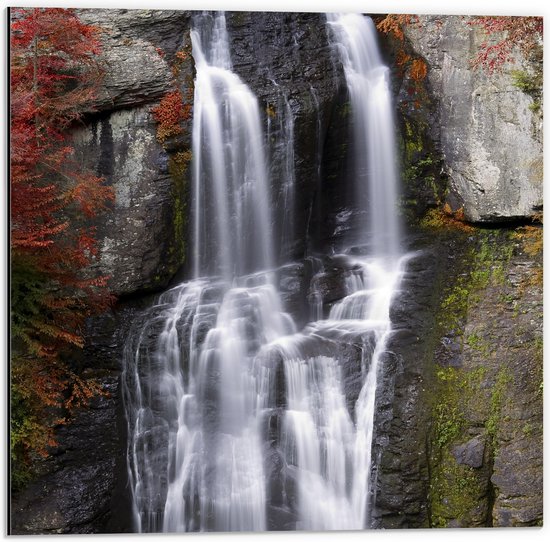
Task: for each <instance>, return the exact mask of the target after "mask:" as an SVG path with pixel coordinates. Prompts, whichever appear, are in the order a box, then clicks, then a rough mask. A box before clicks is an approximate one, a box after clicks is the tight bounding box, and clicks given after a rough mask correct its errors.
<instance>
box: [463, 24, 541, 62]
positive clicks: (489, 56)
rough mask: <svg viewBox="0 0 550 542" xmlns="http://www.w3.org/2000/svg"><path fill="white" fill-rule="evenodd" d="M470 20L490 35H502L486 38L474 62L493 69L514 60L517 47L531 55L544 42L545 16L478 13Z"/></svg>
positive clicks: (526, 54)
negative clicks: (481, 15)
mask: <svg viewBox="0 0 550 542" xmlns="http://www.w3.org/2000/svg"><path fill="white" fill-rule="evenodd" d="M468 24H469V25H470V26H472V27H478V28H481V29H482V30H483V31H484V32H485V34H486V35H487V38H488V39H489V38H491V37H495V36H499V37H498V38H497V40H496V41H494V42H493V43H490V41H485V42H484V43H482V44H481V47H480V50H479V52H478V53H477V55H476V57H475V58H474V60H473V62H472V64H473V65H474V66H481V67H482V68H485V69H486V70H487V71H488V72H489V73H493V72H494V71H498V70H499V69H500V68H502V66H503V65H504V64H505V63H507V62H510V61H512V60H513V56H512V55H513V51H514V49H515V48H518V49H519V51H521V53H522V54H523V55H524V56H525V57H528V56H529V55H530V54H531V52H532V51H533V50H534V49H535V48H536V47H538V46H540V45H542V32H543V22H542V17H475V18H474V19H473V20H471V21H469V22H468Z"/></svg>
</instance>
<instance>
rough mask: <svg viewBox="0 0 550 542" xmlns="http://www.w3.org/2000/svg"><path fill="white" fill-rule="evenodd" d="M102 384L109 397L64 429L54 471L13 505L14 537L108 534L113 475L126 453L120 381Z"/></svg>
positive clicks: (104, 380) (49, 464) (51, 464)
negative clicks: (119, 418)
mask: <svg viewBox="0 0 550 542" xmlns="http://www.w3.org/2000/svg"><path fill="white" fill-rule="evenodd" d="M100 383H101V384H102V385H103V387H104V389H105V390H106V391H107V392H108V393H109V397H101V398H97V399H95V400H94V401H93V402H92V404H91V405H90V408H89V409H86V410H81V411H80V412H79V413H78V414H77V416H76V418H75V419H74V421H73V422H72V423H71V424H70V425H67V426H65V427H63V428H61V429H60V430H59V431H58V434H57V439H58V441H59V443H60V445H59V446H58V447H57V448H56V449H54V450H53V453H52V455H51V456H50V457H49V458H48V459H47V460H46V464H45V465H44V466H43V468H45V469H47V470H48V471H49V472H48V473H47V474H46V475H45V476H43V477H42V478H41V479H39V480H38V481H37V482H34V483H31V484H30V485H29V486H28V487H27V488H26V489H25V490H24V491H22V492H21V493H20V494H19V495H17V496H16V498H15V499H13V500H12V502H11V520H12V525H11V527H12V530H11V534H65V533H70V534H86V533H94V532H105V530H106V529H107V523H108V522H109V521H110V519H111V512H112V507H111V495H112V491H113V488H114V485H115V484H114V479H115V477H114V476H113V473H114V472H115V465H116V463H117V457H119V455H120V451H119V450H118V449H117V446H118V444H119V442H118V436H117V431H116V415H115V402H116V394H117V387H118V383H117V377H116V376H114V375H113V376H108V377H104V378H102V379H100Z"/></svg>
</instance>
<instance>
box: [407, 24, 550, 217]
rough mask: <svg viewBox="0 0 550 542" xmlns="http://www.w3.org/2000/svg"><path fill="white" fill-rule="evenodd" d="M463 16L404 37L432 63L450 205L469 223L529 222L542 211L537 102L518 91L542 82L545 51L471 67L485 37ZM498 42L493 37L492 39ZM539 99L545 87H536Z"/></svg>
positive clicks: (433, 122) (435, 133)
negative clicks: (497, 67)
mask: <svg viewBox="0 0 550 542" xmlns="http://www.w3.org/2000/svg"><path fill="white" fill-rule="evenodd" d="M470 20H471V18H468V17H461V16H432V15H429V16H420V17H419V23H418V25H409V26H408V28H407V30H406V37H407V39H408V40H409V42H410V44H411V45H412V48H413V50H414V51H416V53H417V54H419V55H421V56H422V57H423V58H424V59H425V60H426V62H427V65H428V81H429V87H430V92H431V96H432V98H433V99H434V100H435V102H436V103H435V108H434V113H435V114H434V115H433V116H432V117H431V118H430V128H431V132H432V137H433V139H434V140H435V141H436V142H437V143H438V147H439V150H440V152H441V153H442V156H443V160H444V168H445V170H446V173H447V175H448V178H449V188H450V193H449V195H448V201H449V203H450V204H451V207H452V209H453V210H457V209H459V208H463V210H464V214H465V216H466V218H467V219H468V220H470V221H472V222H503V221H513V220H517V219H523V218H525V217H531V216H533V215H534V214H535V213H537V212H540V210H541V208H542V114H541V105H540V98H538V97H534V96H533V95H530V94H529V93H528V92H526V91H525V90H526V89H525V85H523V90H522V88H521V87H522V85H521V80H522V78H523V79H525V78H528V79H529V80H530V81H533V84H536V83H535V81H536V80H537V77H538V80H539V83H538V84H539V85H540V86H541V85H542V83H541V81H542V79H541V74H542V60H541V58H542V53H540V55H538V54H537V53H536V52H534V53H533V55H532V57H531V58H525V57H523V56H522V55H521V54H519V53H516V54H515V57H514V63H512V64H510V63H508V64H506V65H504V67H503V69H502V70H501V71H497V72H495V73H492V74H491V73H488V72H487V70H484V69H482V68H474V67H472V60H473V59H474V58H475V55H476V53H477V52H478V51H479V49H480V46H481V45H482V43H484V42H485V41H487V40H488V38H487V36H486V35H485V34H484V32H483V31H482V30H481V29H480V28H478V27H475V26H472V25H469V24H468V23H469V22H470ZM493 39H494V38H493ZM532 90H533V91H535V92H539V93H540V90H541V89H540V88H538V89H535V88H533V89H532Z"/></svg>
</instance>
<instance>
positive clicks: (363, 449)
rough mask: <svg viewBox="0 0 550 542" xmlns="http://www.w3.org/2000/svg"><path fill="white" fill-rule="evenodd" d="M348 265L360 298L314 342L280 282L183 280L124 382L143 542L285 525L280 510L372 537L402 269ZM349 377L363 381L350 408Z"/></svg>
mask: <svg viewBox="0 0 550 542" xmlns="http://www.w3.org/2000/svg"><path fill="white" fill-rule="evenodd" d="M345 258H346V259H347V260H348V265H349V268H350V272H349V274H348V277H347V278H346V280H345V287H346V288H347V289H348V295H347V296H346V297H345V298H344V299H342V301H341V302H339V303H338V304H336V305H335V306H334V307H333V308H332V311H331V315H330V318H329V319H327V320H319V321H315V322H312V323H311V324H309V325H308V326H307V327H306V328H305V329H304V331H303V332H302V333H296V329H295V326H294V323H293V321H292V318H291V317H290V316H289V315H288V314H286V313H285V312H284V311H283V309H282V307H281V302H280V300H279V297H278V295H277V292H276V289H275V288H274V287H273V285H272V282H273V278H272V277H271V276H270V275H269V274H256V275H252V276H248V277H245V278H242V279H240V280H239V282H240V285H239V286H235V285H230V284H228V283H226V282H223V281H214V280H210V279H204V280H203V279H200V280H195V281H191V282H188V283H184V284H182V285H180V286H178V287H176V288H174V289H172V290H170V291H168V292H166V293H165V294H163V295H162V296H161V297H160V298H159V302H158V304H157V305H155V306H154V307H153V308H152V309H151V310H150V311H149V313H148V315H147V318H146V322H145V324H144V325H143V327H141V328H136V329H135V332H134V334H133V335H132V337H131V340H129V341H128V343H127V348H126V353H125V370H124V375H123V382H124V400H125V404H126V410H127V413H128V433H129V445H128V460H129V478H130V483H131V487H132V490H133V502H134V507H135V510H134V512H135V521H136V525H137V527H138V530H139V531H141V532H156V531H167V532H180V531H196V530H201V531H211V530H213V531H259V530H265V529H268V528H271V529H277V528H283V527H285V526H284V525H277V521H278V520H277V518H276V517H275V516H274V514H275V510H279V511H281V510H283V511H284V512H285V513H286V516H287V517H288V518H291V519H290V520H287V525H286V526H287V527H288V521H289V522H290V526H291V528H293V529H307V530H328V529H337V530H338V529H360V528H364V527H366V526H368V510H369V499H370V494H371V479H370V478H371V477H370V468H371V449H372V439H373V431H374V427H373V424H374V410H375V401H376V375H377V373H378V365H379V360H380V356H381V354H382V353H383V352H384V345H385V341H386V337H387V335H388V333H390V321H389V303H390V301H391V293H392V292H394V291H395V289H396V287H397V284H398V282H399V278H400V275H401V270H400V268H399V267H397V268H396V269H395V270H391V271H388V270H385V271H383V270H382V269H380V268H378V267H377V264H376V262H372V261H364V260H357V259H355V260H352V259H349V258H348V257H345ZM358 299H360V300H361V302H360V305H361V311H360V314H358V313H357V300H358ZM350 344H356V345H358V348H357V351H356V354H357V355H356V358H355V359H353V358H350V355H349V351H346V350H345V348H346V346H345V345H347V347H349V345H350ZM346 371H347V372H349V371H356V372H358V373H360V375H361V376H360V379H361V381H362V382H363V384H362V386H361V389H360V392H359V395H358V397H356V398H353V402H351V403H350V397H349V394H350V390H347V389H346V385H345V378H344V372H346ZM275 515H276V514H275ZM272 516H273V517H272Z"/></svg>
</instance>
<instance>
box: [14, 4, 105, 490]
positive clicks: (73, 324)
mask: <svg viewBox="0 0 550 542" xmlns="http://www.w3.org/2000/svg"><path fill="white" fill-rule="evenodd" d="M10 15H11V41H10V46H11V55H10V78H11V80H10V93H11V100H10V116H11V118H10V189H11V190H10V216H11V331H12V359H11V385H12V388H11V390H12V397H11V414H12V416H11V439H12V441H11V442H12V447H11V448H12V460H13V461H14V463H12V473H14V475H15V479H14V480H13V481H15V482H16V483H17V482H18V481H21V480H19V478H21V477H22V474H21V473H23V472H24V470H25V469H24V468H22V464H23V463H24V462H28V461H29V460H30V458H31V457H32V456H33V454H35V453H39V454H42V455H44V454H46V453H47V449H48V447H49V446H52V445H54V444H55V442H54V440H53V437H52V435H53V433H52V426H53V424H54V423H60V422H62V421H63V414H61V416H53V414H52V412H53V411H54V410H56V411H58V412H61V413H62V412H63V409H62V408H61V410H60V408H59V407H63V406H65V407H72V406H74V405H77V404H82V403H84V402H85V401H86V400H87V399H88V398H89V397H90V396H91V395H92V394H94V393H96V392H98V391H99V390H98V388H97V386H96V385H95V384H93V383H92V384H90V383H89V382H84V381H83V380H81V379H80V378H79V376H78V375H77V374H76V373H75V372H74V370H73V369H71V366H70V363H69V362H67V361H66V360H65V361H64V360H63V359H62V356H65V357H67V352H70V348H71V347H74V346H76V347H82V346H83V344H84V338H83V324H84V321H85V319H86V318H87V317H88V316H89V315H91V314H94V313H96V312H98V311H102V310H104V309H105V308H106V307H107V306H108V304H109V300H110V298H109V295H108V292H107V289H106V282H107V279H106V277H94V276H93V275H92V274H91V272H90V270H89V268H90V264H91V263H92V262H93V261H94V259H95V257H96V255H97V246H96V240H95V237H94V229H93V227H90V226H89V224H88V223H89V219H90V218H91V217H93V216H95V214H96V213H98V212H100V211H102V210H103V209H105V208H106V206H107V202H108V201H109V200H112V199H113V193H112V190H111V188H109V187H107V186H105V184H104V181H103V179H101V178H99V177H96V176H95V175H93V174H92V173H90V172H89V171H85V170H83V169H82V168H81V167H80V165H79V164H78V163H76V161H75V160H73V158H72V156H73V149H72V147H71V146H70V145H69V144H68V143H67V136H66V131H67V129H68V128H69V127H70V126H71V125H72V124H73V123H74V122H75V121H76V120H78V119H79V118H80V117H81V114H82V111H83V110H84V109H85V108H86V107H87V108H88V109H89V106H90V103H91V101H92V98H93V96H94V92H95V91H96V89H97V86H98V84H99V82H100V80H101V70H100V69H99V68H98V66H97V64H96V56H97V54H98V52H99V40H98V30H97V29H96V28H94V27H92V26H89V25H85V24H83V23H82V22H81V21H80V20H79V19H78V17H77V16H76V15H75V13H74V11H72V10H67V9H45V8H27V9H17V10H11V13H10ZM52 407H56V408H55V409H52ZM18 476H19V478H18Z"/></svg>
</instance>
